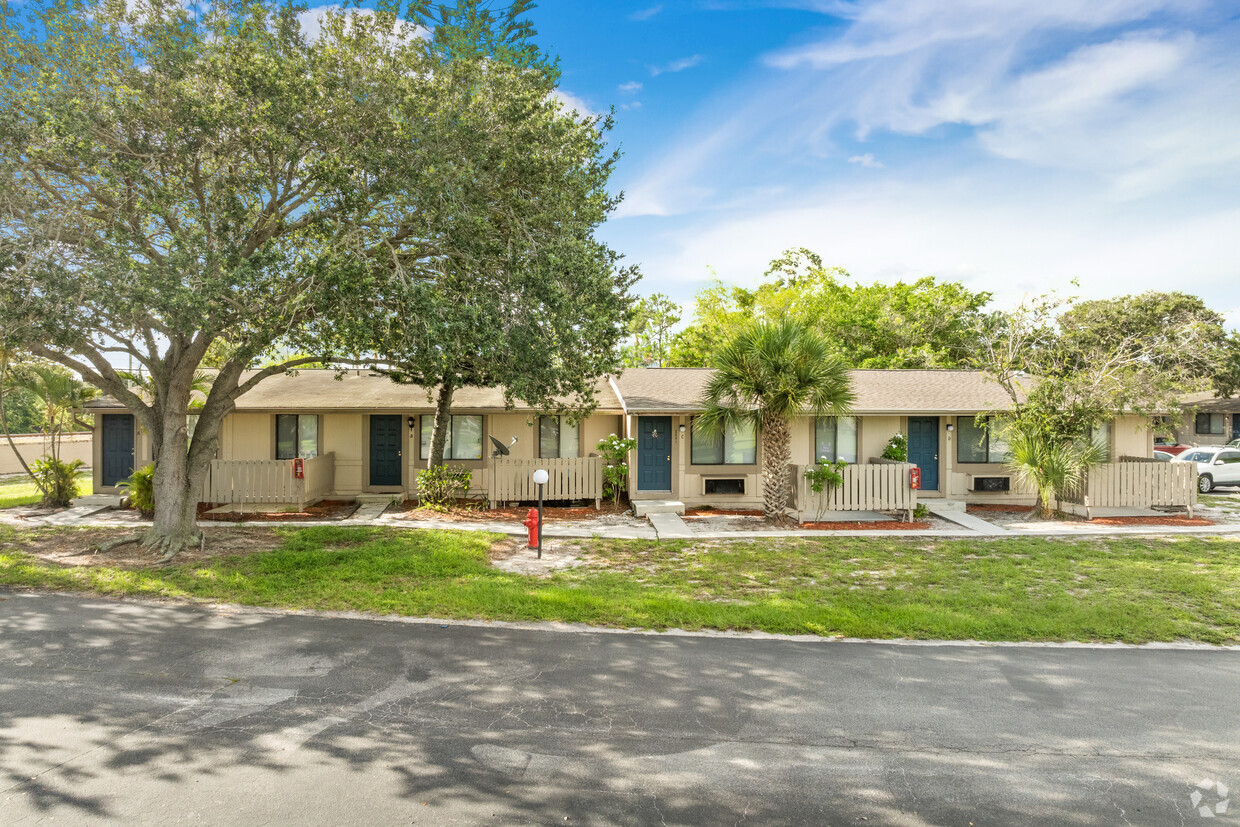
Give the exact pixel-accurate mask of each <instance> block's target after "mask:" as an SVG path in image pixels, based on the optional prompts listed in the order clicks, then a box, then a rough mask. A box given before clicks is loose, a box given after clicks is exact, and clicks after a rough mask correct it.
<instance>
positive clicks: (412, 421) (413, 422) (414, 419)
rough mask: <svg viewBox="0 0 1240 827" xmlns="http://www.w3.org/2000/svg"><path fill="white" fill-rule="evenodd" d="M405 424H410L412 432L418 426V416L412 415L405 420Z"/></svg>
mask: <svg viewBox="0 0 1240 827" xmlns="http://www.w3.org/2000/svg"><path fill="white" fill-rule="evenodd" d="M405 424H407V425H408V426H409V432H410V433H412V432H413V430H414V429H415V428H417V427H418V418H417V417H416V416H411V417H409V418H408V419H406V420H405Z"/></svg>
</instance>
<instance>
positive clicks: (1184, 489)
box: [1064, 462, 1197, 519]
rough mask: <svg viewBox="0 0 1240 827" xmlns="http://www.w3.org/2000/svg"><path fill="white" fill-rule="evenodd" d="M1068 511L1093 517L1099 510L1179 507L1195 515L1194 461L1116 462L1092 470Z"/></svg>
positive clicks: (1069, 502)
mask: <svg viewBox="0 0 1240 827" xmlns="http://www.w3.org/2000/svg"><path fill="white" fill-rule="evenodd" d="M1064 505H1065V506H1074V507H1073V508H1065V510H1070V511H1074V512H1082V511H1083V512H1084V516H1085V517H1086V518H1087V519H1092V518H1093V509H1095V508H1153V507H1154V506H1164V507H1179V508H1185V509H1187V510H1188V514H1189V516H1192V513H1193V508H1194V507H1195V506H1196V505H1197V464H1196V463H1194V462H1112V463H1108V464H1106V465H1099V466H1097V467H1096V468H1091V469H1090V471H1089V475H1088V477H1087V479H1086V481H1085V485H1084V486H1082V487H1081V490H1080V491H1077V492H1075V493H1074V494H1072V495H1069V496H1067V497H1065V498H1064Z"/></svg>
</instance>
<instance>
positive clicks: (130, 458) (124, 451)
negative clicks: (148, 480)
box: [102, 414, 134, 487]
mask: <svg viewBox="0 0 1240 827" xmlns="http://www.w3.org/2000/svg"><path fill="white" fill-rule="evenodd" d="M102 415H103V480H102V485H105V486H109V487H110V486H114V485H117V484H118V482H120V481H122V480H128V479H129V475H130V474H133V472H134V415H133V414H102Z"/></svg>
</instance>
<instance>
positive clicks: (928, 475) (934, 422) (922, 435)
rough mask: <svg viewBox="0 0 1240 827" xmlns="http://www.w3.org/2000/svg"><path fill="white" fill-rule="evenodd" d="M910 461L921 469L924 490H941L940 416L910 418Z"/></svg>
mask: <svg viewBox="0 0 1240 827" xmlns="http://www.w3.org/2000/svg"><path fill="white" fill-rule="evenodd" d="M908 461H909V462H911V463H913V464H914V465H916V466H917V467H918V468H920V469H921V488H922V490H923V491H938V490H939V418H938V417H937V416H910V417H909V418H908Z"/></svg>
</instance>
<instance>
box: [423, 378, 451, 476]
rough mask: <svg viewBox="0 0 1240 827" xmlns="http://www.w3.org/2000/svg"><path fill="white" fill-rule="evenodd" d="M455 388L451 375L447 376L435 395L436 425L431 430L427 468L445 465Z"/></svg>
mask: <svg viewBox="0 0 1240 827" xmlns="http://www.w3.org/2000/svg"><path fill="white" fill-rule="evenodd" d="M455 390H456V389H455V388H454V387H453V382H452V379H451V377H445V378H444V380H443V382H442V383H441V384H440V386H439V392H438V394H437V395H436V397H435V427H434V429H433V430H432V431H431V450H430V458H429V459H428V460H427V464H426V467H427V468H438V467H439V466H441V465H443V454H444V447H445V446H446V445H447V443H448V429H449V428H451V427H452V394H453V392H454V391H455Z"/></svg>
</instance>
